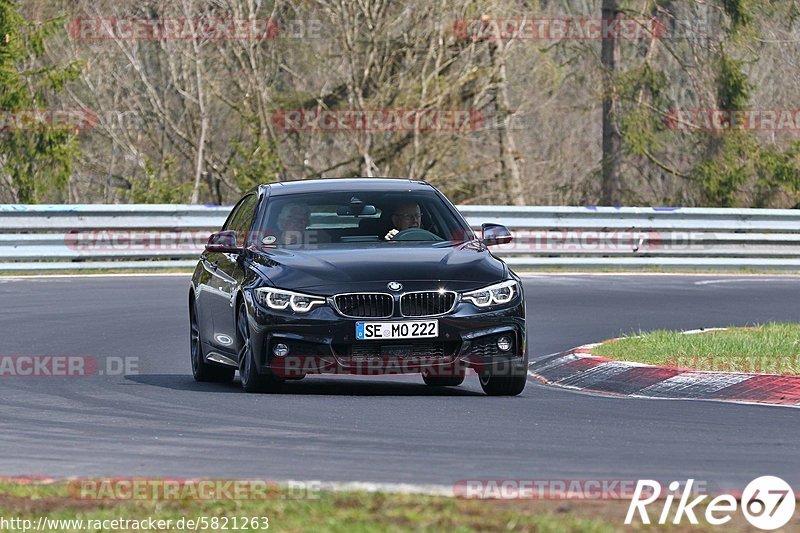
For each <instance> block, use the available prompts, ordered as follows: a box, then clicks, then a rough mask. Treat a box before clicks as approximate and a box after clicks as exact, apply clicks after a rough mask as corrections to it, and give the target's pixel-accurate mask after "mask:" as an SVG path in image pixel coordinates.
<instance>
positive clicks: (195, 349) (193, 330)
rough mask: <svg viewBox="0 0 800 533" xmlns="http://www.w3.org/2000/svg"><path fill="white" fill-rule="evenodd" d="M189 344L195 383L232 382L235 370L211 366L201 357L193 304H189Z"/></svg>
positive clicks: (201, 350) (198, 329)
mask: <svg viewBox="0 0 800 533" xmlns="http://www.w3.org/2000/svg"><path fill="white" fill-rule="evenodd" d="M189 332H190V337H189V342H190V343H191V344H190V355H191V358H192V376H194V380H195V381H200V382H209V381H210V382H216V383H224V382H228V381H231V380H233V376H234V374H235V373H236V369H234V368H228V367H224V366H217V365H212V364H211V363H207V362H206V361H205V357H204V356H203V341H202V339H201V338H200V323H199V322H198V320H197V311H196V310H195V307H194V303H191V304H189Z"/></svg>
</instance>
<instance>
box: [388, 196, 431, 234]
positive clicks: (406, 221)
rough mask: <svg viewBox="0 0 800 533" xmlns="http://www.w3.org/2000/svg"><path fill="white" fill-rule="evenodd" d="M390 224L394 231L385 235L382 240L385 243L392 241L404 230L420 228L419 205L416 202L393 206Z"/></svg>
mask: <svg viewBox="0 0 800 533" xmlns="http://www.w3.org/2000/svg"><path fill="white" fill-rule="evenodd" d="M392 224H394V227H395V229H393V230H392V231H390V232H389V233H387V234H386V236H385V237H384V239H386V240H387V241H390V240H392V239H394V238H395V236H396V235H397V234H398V233H400V232H401V231H403V230H404V229H409V228H419V227H421V226H422V211H421V210H420V208H419V204H417V203H416V202H403V203H401V204H398V205H397V206H395V208H394V211H392Z"/></svg>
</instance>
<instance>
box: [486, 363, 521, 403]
mask: <svg viewBox="0 0 800 533" xmlns="http://www.w3.org/2000/svg"><path fill="white" fill-rule="evenodd" d="M479 381H480V382H481V388H482V389H483V392H485V393H486V394H488V395H489V396H516V395H518V394H520V393H521V392H522V390H523V389H524V388H525V385H526V384H527V383H528V358H527V356H524V357H523V358H522V361H520V362H518V363H508V364H507V365H501V366H500V368H491V367H490V368H489V369H486V370H484V371H482V372H481V373H480V375H479Z"/></svg>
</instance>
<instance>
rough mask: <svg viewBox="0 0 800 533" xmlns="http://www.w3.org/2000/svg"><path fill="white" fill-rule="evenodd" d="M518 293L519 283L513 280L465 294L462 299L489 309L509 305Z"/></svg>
mask: <svg viewBox="0 0 800 533" xmlns="http://www.w3.org/2000/svg"><path fill="white" fill-rule="evenodd" d="M517 292H519V289H518V288H517V282H516V281H514V280H513V279H512V280H510V281H504V282H502V283H497V284H495V285H489V286H488V287H484V288H483V289H478V290H476V291H470V292H465V293H464V294H462V295H461V299H462V300H466V301H468V302H472V303H474V304H475V305H477V306H478V307H489V306H492V305H502V304H507V303H509V302H510V301H511V300H513V299H514V296H516V295H517Z"/></svg>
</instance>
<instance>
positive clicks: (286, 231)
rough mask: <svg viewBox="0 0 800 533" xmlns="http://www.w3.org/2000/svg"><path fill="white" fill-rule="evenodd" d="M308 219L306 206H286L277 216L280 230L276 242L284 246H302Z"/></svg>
mask: <svg viewBox="0 0 800 533" xmlns="http://www.w3.org/2000/svg"><path fill="white" fill-rule="evenodd" d="M309 218H310V210H309V209H308V206H306V205H303V204H298V203H289V204H286V205H285V206H284V207H283V209H281V212H280V214H279V215H278V228H279V229H280V235H279V237H278V242H279V243H280V244H284V245H301V244H303V242H304V240H305V233H306V228H307V227H308V222H309Z"/></svg>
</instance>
